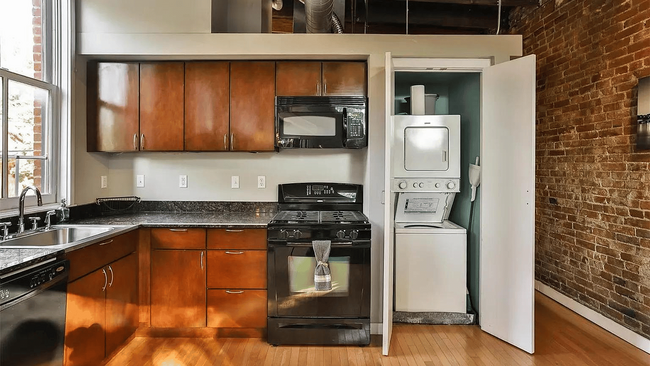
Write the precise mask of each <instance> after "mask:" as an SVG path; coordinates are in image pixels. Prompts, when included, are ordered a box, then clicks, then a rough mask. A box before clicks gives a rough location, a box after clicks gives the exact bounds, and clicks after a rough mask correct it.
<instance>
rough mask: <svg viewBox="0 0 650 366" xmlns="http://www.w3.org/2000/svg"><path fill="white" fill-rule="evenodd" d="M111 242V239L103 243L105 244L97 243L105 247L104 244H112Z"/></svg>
mask: <svg viewBox="0 0 650 366" xmlns="http://www.w3.org/2000/svg"><path fill="white" fill-rule="evenodd" d="M112 242H113V239H111V240H107V241H105V242H103V243H99V245H106V244H110V243H112Z"/></svg>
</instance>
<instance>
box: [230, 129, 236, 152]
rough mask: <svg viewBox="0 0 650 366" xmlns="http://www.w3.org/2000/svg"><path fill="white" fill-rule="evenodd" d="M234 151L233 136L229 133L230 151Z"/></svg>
mask: <svg viewBox="0 0 650 366" xmlns="http://www.w3.org/2000/svg"><path fill="white" fill-rule="evenodd" d="M234 149H235V134H234V133H231V134H230V150H234Z"/></svg>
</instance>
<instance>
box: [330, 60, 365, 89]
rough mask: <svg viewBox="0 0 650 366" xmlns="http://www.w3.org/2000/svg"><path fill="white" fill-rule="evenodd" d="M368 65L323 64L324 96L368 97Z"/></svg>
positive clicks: (346, 63) (343, 62)
mask: <svg viewBox="0 0 650 366" xmlns="http://www.w3.org/2000/svg"><path fill="white" fill-rule="evenodd" d="M366 75H367V72H366V63H365V62H354V61H340V62H333V61H327V62H323V91H322V94H323V95H330V96H331V95H362V96H365V95H366V84H367V83H366Z"/></svg>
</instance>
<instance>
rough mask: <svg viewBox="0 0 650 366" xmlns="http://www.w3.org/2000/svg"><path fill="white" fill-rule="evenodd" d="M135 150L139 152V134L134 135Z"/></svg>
mask: <svg viewBox="0 0 650 366" xmlns="http://www.w3.org/2000/svg"><path fill="white" fill-rule="evenodd" d="M133 150H138V134H137V133H134V134H133Z"/></svg>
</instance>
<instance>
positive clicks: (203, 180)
mask: <svg viewBox="0 0 650 366" xmlns="http://www.w3.org/2000/svg"><path fill="white" fill-rule="evenodd" d="M135 2H137V4H131V3H135ZM209 3H210V0H192V1H172V0H165V1H157V0H139V1H134V0H114V1H103V0H78V9H80V11H79V21H78V23H77V25H78V29H77V31H78V34H77V37H78V38H77V46H78V48H77V51H78V53H79V54H80V55H82V56H84V57H85V58H87V59H88V58H95V59H122V60H152V59H361V60H367V61H368V98H369V117H368V130H369V139H368V141H369V144H368V148H367V149H364V150H362V151H361V152H358V151H350V152H347V151H343V152H341V151H327V152H314V151H306V150H297V151H282V152H280V153H278V154H270V155H267V154H266V153H265V154H240V153H223V154H209V153H196V154H193V153H183V154H148V153H136V154H123V155H113V156H105V155H102V154H88V153H86V152H85V126H83V125H84V123H83V121H84V120H85V112H84V113H83V115H77V118H78V124H79V126H78V128H77V131H76V132H77V134H79V135H82V136H78V137H77V140H76V142H77V144H78V145H77V153H76V155H77V159H76V163H77V169H76V172H77V173H79V172H80V171H83V173H82V174H77V178H76V179H75V184H76V185H75V187H76V188H75V192H76V193H77V199H76V201H75V202H77V203H84V202H91V201H93V200H94V198H95V197H97V196H98V195H99V196H105V195H109V194H110V195H122V194H133V193H135V194H137V195H139V196H141V197H144V198H146V199H167V200H193V199H216V200H228V199H232V200H252V201H258V200H261V201H266V200H269V201H272V200H274V199H275V195H276V193H275V190H276V189H277V188H276V187H274V185H275V184H277V183H284V182H293V181H298V180H299V181H307V180H331V181H336V180H341V181H348V182H354V183H362V184H364V193H365V194H364V201H365V203H364V212H365V213H366V214H367V215H368V217H369V218H370V221H371V223H372V228H373V231H372V237H373V240H372V246H373V248H372V266H371V270H372V273H373V276H372V288H371V293H372V303H371V320H372V322H375V323H376V322H380V321H381V295H382V288H381V279H382V268H381V263H382V262H381V261H382V246H383V243H382V238H383V225H384V223H383V220H384V207H385V206H384V204H383V203H382V202H381V201H382V197H383V193H382V192H383V189H384V113H385V109H384V95H385V85H384V84H385V71H384V57H385V53H386V52H387V51H390V52H392V54H393V57H440V58H491V59H493V60H494V62H495V63H500V62H504V61H507V60H509V59H510V57H511V56H521V54H522V40H521V36H452V35H445V36H426V35H420V36H405V35H361V34H343V35H334V34H319V35H316V34H209V31H210V19H209V12H210V11H209V10H210V9H209V6H207V8H206V4H209ZM116 4H117V5H116ZM118 5H119V6H118ZM151 12H154V14H152V13H151ZM127 19H128V21H126V20H127ZM82 86H83V85H82ZM82 90H84V88H79V91H80V92H81V93H83V91H82ZM79 111H80V112H81V108H79ZM107 161H108V163H107ZM106 164H108V174H109V188H108V190H100V189H96V188H93V187H99V179H100V178H99V175H100V174H101V173H102V172H105V171H106ZM296 167H300V168H301V170H302V172H301V173H297V172H296ZM181 171H182V173H181ZM234 172H237V174H239V175H240V176H241V183H242V188H240V190H232V189H230V188H228V187H229V181H230V178H229V176H230V175H233V173H234ZM239 172H241V173H239ZM260 172H261V173H264V174H265V175H266V176H267V188H266V190H262V191H260V190H258V189H257V188H255V186H254V185H253V184H254V182H255V178H256V177H257V175H258V174H260ZM134 174H145V175H146V176H147V178H146V185H147V186H146V187H145V188H144V189H136V188H134V184H135V183H134ZM170 174H171V175H172V177H171V178H169V175H170ZM178 174H188V175H189V184H190V187H191V188H188V189H179V188H177V184H178V183H177V182H178ZM260 175H262V174H260ZM316 178H318V179H316ZM152 179H153V180H152ZM167 180H169V182H167ZM150 182H152V183H153V184H154V186H151V185H150Z"/></svg>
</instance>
